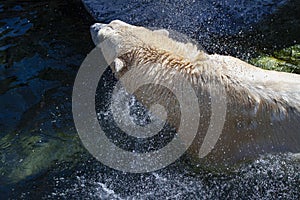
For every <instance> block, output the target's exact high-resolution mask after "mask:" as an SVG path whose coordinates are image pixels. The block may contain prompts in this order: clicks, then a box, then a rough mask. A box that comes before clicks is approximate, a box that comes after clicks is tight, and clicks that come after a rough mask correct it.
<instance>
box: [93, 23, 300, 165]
mask: <svg viewBox="0 0 300 200" xmlns="http://www.w3.org/2000/svg"><path fill="white" fill-rule="evenodd" d="M91 34H92V39H93V41H94V43H95V44H96V45H99V44H101V43H103V42H105V43H106V46H105V48H106V50H109V51H110V52H113V54H114V55H113V62H112V64H111V67H112V70H113V72H114V73H115V75H116V77H117V78H120V77H122V75H123V74H125V73H126V72H127V71H128V70H130V69H133V68H141V69H142V71H143V73H144V75H146V76H147V74H148V75H149V74H150V73H155V74H156V77H158V78H162V79H166V80H168V81H170V82H172V81H175V80H173V79H172V75H171V73H169V72H170V69H172V70H176V71H177V72H179V73H180V74H182V75H183V76H184V77H185V78H186V79H187V80H188V81H189V83H190V84H191V85H192V87H193V89H194V91H195V92H196V94H197V97H198V98H199V100H198V102H199V108H200V110H201V116H200V120H199V125H198V133H197V136H196V138H195V140H194V141H193V144H192V145H191V147H190V148H189V152H191V153H192V155H195V157H197V158H198V159H199V161H200V162H204V163H205V164H211V165H221V164H222V165H223V164H225V165H227V166H228V165H232V164H236V163H239V162H244V161H247V160H249V159H253V158H255V157H257V156H258V155H260V154H265V153H278V152H292V153H298V152H300V76H299V75H296V74H290V73H283V72H275V71H267V70H263V69H260V68H257V67H255V66H252V65H250V64H248V63H246V62H244V61H242V60H239V59H237V58H234V57H231V56H222V55H217V54H214V55H209V54H207V53H205V52H204V51H202V50H199V49H198V48H197V47H196V46H195V45H194V44H192V43H183V42H179V41H176V40H174V39H171V38H170V37H169V32H168V31H167V30H164V29H163V30H149V29H147V28H144V27H139V26H133V25H130V24H127V23H125V22H122V21H120V20H114V21H112V22H111V23H109V24H100V23H96V24H94V25H93V26H91ZM154 66H155V67H154ZM136 76H139V75H138V74H136ZM132 79H135V77H132ZM212 82H213V84H214V85H215V88H224V90H225V95H226V112H225V114H224V117H225V122H224V125H223V127H222V129H221V133H220V137H219V138H218V140H217V141H216V144H215V145H214V146H213V148H212V150H211V151H210V152H209V153H208V154H207V155H206V156H205V157H201V158H200V157H199V147H200V146H201V145H202V143H203V141H204V138H205V134H206V133H207V131H208V129H209V123H210V122H209V121H210V119H211V117H212V115H213V114H212V112H211V105H212V98H211V92H212V91H211V88H210V87H208V86H209V85H210V84H211V83H212ZM163 90H164V89H163V88H156V90H154V92H140V93H139V92H136V93H135V95H136V96H137V98H138V100H140V101H141V102H142V103H143V104H144V105H146V107H147V105H148V104H150V103H151V102H149V101H148V100H145V99H147V98H150V99H152V100H153V99H155V100H154V101H156V102H158V103H159V104H162V105H164V106H165V107H166V109H167V111H168V117H167V120H168V122H169V123H170V124H171V125H172V126H174V127H176V128H178V126H179V125H178V118H180V112H178V108H179V107H180V105H178V102H177V101H176V99H174V95H173V96H172V94H171V93H170V91H167V92H166V91H163ZM142 93H143V94H142ZM143 95H144V96H145V95H146V96H147V98H146V97H144V96H143ZM221 95H224V94H220V98H221ZM142 96H143V97H142ZM186 98H189V97H188V96H187V97H186ZM186 123H188V122H186Z"/></svg>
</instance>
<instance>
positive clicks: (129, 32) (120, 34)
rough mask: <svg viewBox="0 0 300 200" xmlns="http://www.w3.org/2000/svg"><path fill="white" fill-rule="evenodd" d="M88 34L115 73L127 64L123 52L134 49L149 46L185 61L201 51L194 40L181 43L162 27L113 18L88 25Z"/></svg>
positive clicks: (195, 56)
mask: <svg viewBox="0 0 300 200" xmlns="http://www.w3.org/2000/svg"><path fill="white" fill-rule="evenodd" d="M91 35H92V39H93V41H94V43H95V44H96V46H98V47H100V48H101V50H102V52H103V54H104V57H105V58H106V61H107V62H108V64H110V65H111V67H112V69H113V71H114V72H115V73H116V72H120V71H121V70H123V69H124V68H125V67H126V68H130V66H127V65H126V61H125V62H124V59H122V56H123V55H126V54H130V52H138V51H140V50H141V49H143V48H149V49H152V50H154V51H156V52H159V53H160V54H165V55H172V57H177V58H179V59H181V60H182V59H184V60H186V61H188V62H193V61H194V60H195V59H198V58H199V54H202V51H198V49H197V47H196V46H195V45H194V44H192V43H190V42H188V43H182V42H178V41H175V40H173V39H172V38H170V37H169V32H168V31H167V30H165V29H159V30H150V29H147V28H144V27H140V26H134V25H130V24H127V23H125V22H122V21H120V20H114V21H112V22H110V23H109V24H101V23H96V24H94V25H92V26H91ZM129 57H130V56H129ZM129 59H131V58H129ZM154 62H155V61H154Z"/></svg>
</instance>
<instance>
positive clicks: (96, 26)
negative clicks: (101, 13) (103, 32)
mask: <svg viewBox="0 0 300 200" xmlns="http://www.w3.org/2000/svg"><path fill="white" fill-rule="evenodd" d="M105 26H107V24H102V23H95V24H93V25H92V26H91V28H90V29H91V31H94V32H98V31H99V30H100V29H102V28H104V27H105Z"/></svg>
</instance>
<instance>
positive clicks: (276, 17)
mask: <svg viewBox="0 0 300 200" xmlns="http://www.w3.org/2000/svg"><path fill="white" fill-rule="evenodd" d="M90 2H91V1H90ZM94 2H95V1H94ZM97 2H101V1H97ZM121 2H122V1H121ZM124 2H125V3H126V1H124ZM147 2H151V1H145V2H144V3H139V2H138V1H135V4H134V6H135V7H134V8H135V10H130V9H132V6H133V5H127V6H128V7H129V8H127V9H125V11H124V9H123V8H122V9H120V7H118V6H117V5H113V6H114V7H113V6H111V7H109V6H108V7H107V6H106V7H105V8H104V10H103V13H104V14H103V13H102V14H101V13H99V14H101V17H102V18H101V19H100V20H101V21H102V22H109V21H110V20H112V19H113V18H115V17H117V18H119V19H122V18H124V19H127V20H126V21H127V22H129V23H135V22H136V24H139V25H143V26H152V27H154V26H162V27H163V26H167V27H169V28H171V29H174V30H177V29H179V30H182V32H183V33H185V34H187V35H188V36H190V37H192V38H194V39H196V40H198V41H200V43H202V45H203V47H204V49H206V50H207V51H208V52H210V53H220V54H230V55H233V56H237V57H240V58H242V59H245V60H248V59H250V58H252V57H254V56H256V55H257V54H258V52H259V53H261V52H262V53H271V52H272V51H274V50H277V49H282V48H284V47H289V46H291V45H294V44H299V41H300V38H299V37H300V34H299V30H300V29H299V28H300V23H299V19H300V17H299V13H300V12H299V11H300V6H299V2H298V1H296V0H293V1H290V3H288V4H286V5H285V6H283V7H282V9H280V10H279V12H275V13H273V14H272V15H270V16H269V17H267V18H265V20H263V21H261V22H260V23H258V24H255V25H253V26H252V25H251V26H249V27H251V29H250V30H245V29H243V30H242V31H237V32H236V31H234V33H232V32H226V30H228V29H229V28H228V27H226V26H225V25H226V22H227V21H226V20H229V21H230V20H233V21H236V16H235V17H231V18H229V19H223V18H220V19H219V18H218V16H219V15H216V16H215V17H214V18H212V19H209V18H206V17H203V19H207V20H206V21H205V20H204V21H203V24H202V25H201V26H199V27H197V28H195V27H196V26H194V24H193V23H196V22H197V23H201V22H202V21H201V20H202V19H201V18H200V17H201V16H198V17H199V18H197V19H194V20H193V21H192V22H193V23H192V22H191V24H189V23H188V22H189V20H188V19H185V20H183V21H182V22H181V23H178V22H177V24H172V23H171V21H168V18H167V17H166V18H164V17H165V15H166V12H161V13H160V14H159V15H153V13H151V12H152V11H153V9H150V10H146V8H145V7H144V4H145V5H146V4H147ZM176 2H177V1H176ZM178 2H180V3H181V4H182V6H181V7H180V8H174V9H175V10H173V11H174V12H175V13H176V12H178V13H180V12H181V13H183V14H186V13H188V14H190V15H193V13H189V9H190V8H191V7H184V6H186V5H187V4H186V1H178ZM106 3H107V5H110V4H112V2H106ZM126 4H127V3H126ZM103 5H104V6H105V5H106V4H103ZM149 5H150V7H151V3H150V4H149ZM202 6H203V9H204V8H205V6H209V2H208V3H207V5H202ZM213 6H215V7H216V8H217V9H219V11H220V13H221V14H222V12H223V11H221V10H220V9H221V8H222V6H224V5H222V3H214V5H213ZM226 6H227V5H226ZM105 9H106V10H105ZM121 10H122V12H120V11H121ZM141 11H143V15H141V16H140V18H138V16H139V15H138V14H139V13H137V12H141ZM173 11H172V12H173ZM147 16H149V17H150V18H151V19H146V17H147ZM211 16H212V14H211ZM134 17H135V18H134ZM208 17H209V16H208ZM173 18H174V17H173ZM178 19H180V16H178ZM213 19H217V22H216V23H217V24H218V23H219V24H220V23H221V24H223V25H222V28H221V29H222V30H221V31H220V32H222V31H223V33H222V34H220V32H219V33H218V32H216V31H215V30H218V26H216V24H215V27H211V29H206V27H205V26H207V27H208V28H209V27H210V26H211V25H209V23H208V22H209V21H213ZM179 21H180V20H179ZM229 21H228V22H229ZM93 22H94V20H93V19H91V17H90V16H89V15H88V13H87V12H86V11H85V10H84V7H83V5H82V4H81V2H80V1H78V0H75V1H68V2H66V1H50V2H31V3H29V2H20V1H5V2H2V3H0V101H1V104H0V110H1V112H0V155H1V156H0V197H1V199H6V198H11V199H18V198H20V199H37V198H47V199H48V198H50V199H58V198H63V199H65V198H76V199H78V198H80V199H81V198H84V199H99V198H112V199H122V198H140V199H154V198H162V197H163V198H178V199H185V198H201V199H202V198H203V199H225V198H226V199H227V198H241V199H243V198H246V197H250V198H251V197H252V198H254V199H261V198H266V199H277V198H284V199H299V198H300V189H299V185H300V175H299V170H300V165H299V162H298V161H296V160H293V159H292V158H291V157H290V155H276V156H264V157H261V158H260V159H257V160H256V161H253V162H251V163H245V164H244V165H243V166H241V167H240V168H238V169H237V170H236V171H234V172H232V173H224V172H219V173H210V172H209V171H207V170H206V169H202V168H201V167H200V166H191V165H190V164H188V163H189V160H188V159H187V158H184V156H183V158H181V159H180V160H178V161H177V162H176V163H174V164H172V165H171V166H168V167H167V168H165V169H162V170H159V171H157V172H155V173H148V174H129V173H123V172H119V171H115V170H113V169H110V168H108V167H105V166H103V165H102V164H101V163H99V162H97V161H96V160H95V159H94V158H92V157H91V156H90V155H89V153H87V152H86V150H85V149H84V148H83V146H82V145H81V142H80V140H79V138H78V136H77V133H76V130H75V127H74V124H73V119H72V113H71V92H72V85H73V82H74V79H75V76H76V72H77V70H78V68H79V66H80V64H81V62H82V61H83V59H84V58H85V56H86V54H87V53H89V51H90V50H91V49H92V48H93V47H94V45H93V44H92V41H91V39H90V35H89V26H90V25H91V24H92V23H93ZM162 23H164V24H162ZM246 25H247V26H248V25H249V24H247V23H244V22H243V26H244V27H245V26H246ZM167 27H166V28H167ZM176 27H177V29H176ZM237 27H238V26H237ZM233 28H236V27H233ZM206 31H207V32H206ZM204 32H206V33H204ZM225 32H226V33H227V34H224V33H225ZM112 79H113V77H112V75H111V73H110V72H109V71H107V72H106V75H105V77H103V80H102V81H100V82H99V85H100V86H101V84H102V85H105V84H106V85H107V84H110V85H112V84H113V81H112ZM101 94H102V93H101ZM101 94H100V96H101ZM103 94H105V93H103ZM102 96H103V95H102ZM100 103H101V101H100Z"/></svg>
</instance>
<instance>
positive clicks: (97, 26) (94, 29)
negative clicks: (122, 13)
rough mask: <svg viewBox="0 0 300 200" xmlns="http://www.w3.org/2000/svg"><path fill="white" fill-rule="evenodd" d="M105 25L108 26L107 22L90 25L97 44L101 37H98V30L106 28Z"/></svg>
mask: <svg viewBox="0 0 300 200" xmlns="http://www.w3.org/2000/svg"><path fill="white" fill-rule="evenodd" d="M105 26H107V24H101V23H95V24H93V25H92V26H91V27H90V32H91V35H92V39H93V41H94V43H95V44H96V45H97V44H99V39H98V37H97V36H98V32H99V30H100V29H102V28H104V27H105Z"/></svg>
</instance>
